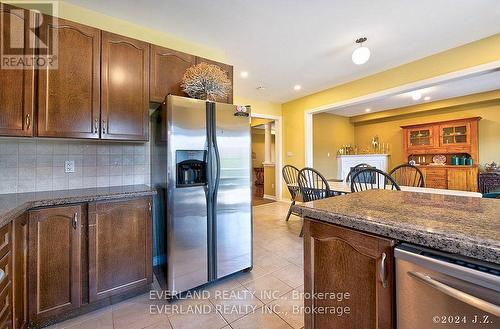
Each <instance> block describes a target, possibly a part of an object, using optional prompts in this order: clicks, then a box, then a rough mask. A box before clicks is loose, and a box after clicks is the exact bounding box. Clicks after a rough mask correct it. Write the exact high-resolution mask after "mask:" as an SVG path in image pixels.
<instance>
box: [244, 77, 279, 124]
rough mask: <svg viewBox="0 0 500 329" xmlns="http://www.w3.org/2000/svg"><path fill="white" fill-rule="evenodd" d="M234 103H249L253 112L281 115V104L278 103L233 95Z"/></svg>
mask: <svg viewBox="0 0 500 329" xmlns="http://www.w3.org/2000/svg"><path fill="white" fill-rule="evenodd" d="M236 79H237V78H236ZM235 90H236V91H237V90H238V88H237V86H235ZM234 104H238V105H251V106H252V113H254V114H267V115H274V116H278V117H281V104H278V103H273V102H267V101H260V100H256V99H252V98H247V97H242V96H239V95H235V96H234Z"/></svg>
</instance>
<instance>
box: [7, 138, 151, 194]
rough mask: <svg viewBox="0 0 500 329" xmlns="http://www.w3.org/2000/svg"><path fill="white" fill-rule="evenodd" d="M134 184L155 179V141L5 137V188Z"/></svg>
mask: <svg viewBox="0 0 500 329" xmlns="http://www.w3.org/2000/svg"><path fill="white" fill-rule="evenodd" d="M66 160H73V161H74V162H75V172H74V173H65V171H64V163H65V161H66ZM132 184H150V157H149V143H122V142H102V141H71V140H70V141H68V140H48V139H21V138H19V139H18V138H9V139H7V138H5V139H0V194H5V193H16V192H33V191H53V190H66V189H75V188H87V187H107V186H118V185H132Z"/></svg>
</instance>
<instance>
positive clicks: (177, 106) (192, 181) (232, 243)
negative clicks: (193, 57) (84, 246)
mask: <svg viewBox="0 0 500 329" xmlns="http://www.w3.org/2000/svg"><path fill="white" fill-rule="evenodd" d="M248 111H249V110H248V109H246V108H245V107H237V106H235V105H229V104H222V103H214V102H206V101H201V100H195V99H190V98H185V97H179V96H172V95H169V96H168V97H167V98H166V100H165V102H164V103H163V105H162V107H161V109H159V110H158V111H157V112H158V113H156V115H153V116H152V118H153V125H154V127H153V139H152V145H151V149H152V182H153V184H154V185H155V187H156V188H157V190H158V192H159V193H158V195H157V196H156V200H155V201H156V202H155V211H154V213H155V225H154V234H155V261H154V262H155V273H156V275H157V277H159V278H158V280H159V282H160V284H161V285H162V286H163V288H165V289H167V290H169V291H170V292H171V293H172V294H173V295H174V294H177V293H179V292H183V291H186V290H189V289H191V288H194V287H198V286H200V285H203V284H205V283H208V282H211V281H215V280H217V279H219V278H222V277H224V276H227V275H230V274H232V273H235V272H238V271H242V270H250V269H251V268H252V206H251V193H252V191H251V133H250V113H248Z"/></svg>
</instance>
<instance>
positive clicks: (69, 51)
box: [38, 15, 101, 138]
mask: <svg viewBox="0 0 500 329" xmlns="http://www.w3.org/2000/svg"><path fill="white" fill-rule="evenodd" d="M42 18H43V21H42V24H41V27H40V35H41V39H42V40H52V39H53V40H56V41H57V42H53V43H51V44H49V45H48V46H49V47H57V58H58V62H57V65H58V66H57V68H56V69H53V68H45V69H43V70H41V71H40V73H39V78H38V88H39V92H38V136H43V137H67V138H99V112H100V104H99V102H100V99H99V93H100V87H99V83H100V70H99V66H100V55H101V53H100V47H101V43H100V30H98V29H94V28H91V27H88V26H84V25H80V24H77V23H74V22H70V21H66V20H64V19H58V18H55V17H51V16H46V15H44V16H42ZM47 36H53V38H50V39H48V38H47Z"/></svg>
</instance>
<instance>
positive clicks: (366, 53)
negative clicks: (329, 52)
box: [351, 37, 371, 65]
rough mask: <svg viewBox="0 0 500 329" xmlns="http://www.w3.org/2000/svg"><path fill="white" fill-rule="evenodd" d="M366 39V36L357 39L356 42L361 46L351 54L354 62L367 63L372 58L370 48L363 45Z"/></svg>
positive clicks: (358, 63)
mask: <svg viewBox="0 0 500 329" xmlns="http://www.w3.org/2000/svg"><path fill="white" fill-rule="evenodd" d="M366 40H367V38H365V37H363V38H359V39H357V40H356V43H357V44H359V47H358V48H356V49H355V50H354V51H353V52H352V56H351V59H352V61H353V63H354V64H356V65H362V64H365V63H366V62H368V60H369V59H370V55H371V53H370V49H369V48H368V47H364V46H363V42H365V41H366Z"/></svg>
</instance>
